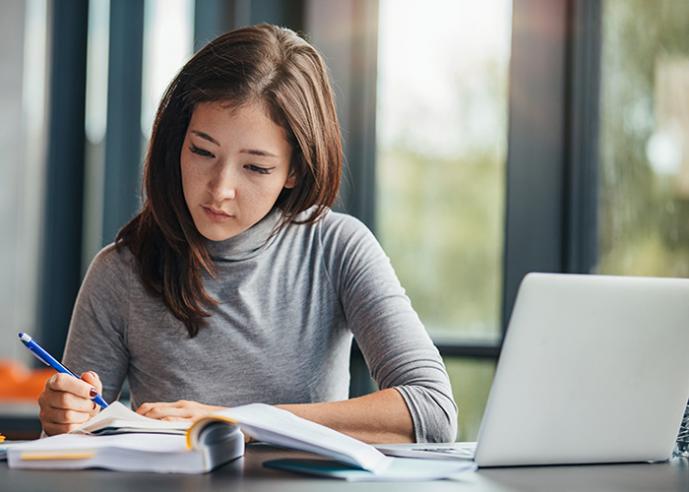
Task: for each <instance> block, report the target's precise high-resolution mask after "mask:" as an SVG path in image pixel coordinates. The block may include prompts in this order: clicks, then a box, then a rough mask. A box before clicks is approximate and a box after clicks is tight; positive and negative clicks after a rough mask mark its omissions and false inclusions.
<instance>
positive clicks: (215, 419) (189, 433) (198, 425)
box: [186, 415, 239, 449]
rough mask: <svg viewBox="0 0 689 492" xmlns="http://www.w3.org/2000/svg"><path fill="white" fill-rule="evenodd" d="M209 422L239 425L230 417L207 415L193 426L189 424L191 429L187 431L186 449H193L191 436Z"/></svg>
mask: <svg viewBox="0 0 689 492" xmlns="http://www.w3.org/2000/svg"><path fill="white" fill-rule="evenodd" d="M209 422H227V423H228V424H234V425H239V422H237V421H236V420H235V419H232V418H230V417H225V416H224V415H208V416H206V417H203V418H201V419H199V420H197V421H196V422H194V423H193V424H191V427H189V428H188V429H187V433H186V443H187V449H193V448H194V445H193V443H192V435H193V434H194V433H195V432H196V431H197V430H201V428H202V427H203V426H204V425H205V424H207V423H209Z"/></svg>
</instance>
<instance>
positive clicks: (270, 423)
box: [7, 402, 467, 480]
mask: <svg viewBox="0 0 689 492" xmlns="http://www.w3.org/2000/svg"><path fill="white" fill-rule="evenodd" d="M244 434H246V435H249V436H251V437H252V438H253V439H254V440H255V441H261V442H264V443H267V444H271V445H275V446H279V447H284V448H289V449H294V450H299V451H306V452H310V453H314V454H317V455H320V456H322V457H325V458H328V459H329V460H334V463H337V464H338V465H337V467H335V468H333V467H330V468H329V469H330V470H332V471H333V473H327V470H325V469H324V468H323V467H322V466H316V467H313V466H309V461H308V460H303V461H299V460H275V461H274V462H272V463H267V464H266V466H270V467H273V468H281V469H285V470H291V471H297V472H300V473H311V474H318V475H325V476H332V477H334V478H342V479H347V480H400V479H401V480H413V479H432V478H446V477H448V476H451V475H454V474H456V473H458V472H462V471H465V470H467V466H466V464H461V463H449V462H445V463H444V464H437V463H436V464H435V465H427V466H425V467H424V466H421V468H419V465H416V466H411V464H412V463H411V462H412V461H414V460H403V459H401V458H390V457H387V456H385V455H384V454H383V453H381V452H380V451H378V450H377V449H376V448H374V447H373V446H371V445H368V444H366V443H364V442H361V441H358V440H357V439H354V438H352V437H349V436H347V435H345V434H342V433H340V432H337V431H335V430H333V429H330V428H328V427H325V426H323V425H320V424H316V423H314V422H311V421H309V420H306V419H302V418H300V417H297V416H296V415H294V414H292V413H290V412H288V411H286V410H282V409H279V408H276V407H274V406H271V405H265V404H262V403H253V404H250V405H243V406H238V407H233V408H226V409H223V410H220V411H217V412H214V413H212V414H209V415H208V416H205V417H202V418H200V419H197V420H196V421H194V422H193V423H192V424H189V423H185V422H166V421H159V420H154V419H149V418H147V417H143V416H141V415H138V414H136V413H135V412H133V411H132V410H130V409H128V408H127V407H125V406H124V405H122V404H121V403H119V402H115V403H112V404H111V405H110V406H109V407H108V408H106V409H105V410H103V411H102V412H100V413H99V414H98V415H97V416H96V417H94V418H93V419H91V420H89V421H88V422H86V423H85V424H84V425H82V426H80V427H79V428H77V429H75V430H74V431H72V432H71V433H69V434H61V435H57V436H51V437H46V438H43V439H39V440H37V441H31V442H27V443H23V444H18V445H16V446H12V447H11V448H10V449H8V452H7V457H8V464H9V466H10V468H42V469H46V468H51V469H81V468H106V469H111V470H122V471H154V472H161V473H204V472H208V471H211V470H213V469H214V468H217V467H218V466H220V465H222V464H224V463H227V462H228V461H231V460H234V459H237V458H239V457H241V456H242V455H243V454H244V441H245V440H244ZM404 461H409V464H408V465H409V466H405V463H404ZM324 463H327V462H325V461H323V462H322V463H321V464H324ZM417 463H418V462H417ZM412 469H415V470H417V471H416V472H412V473H410V472H411V470H412ZM399 472H403V473H402V474H401V475H400V473H399Z"/></svg>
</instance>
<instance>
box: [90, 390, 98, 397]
mask: <svg viewBox="0 0 689 492" xmlns="http://www.w3.org/2000/svg"><path fill="white" fill-rule="evenodd" d="M97 394H98V391H96V388H91V390H90V391H89V396H90V397H91V398H94V397H95V396H96V395H97Z"/></svg>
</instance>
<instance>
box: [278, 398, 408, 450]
mask: <svg viewBox="0 0 689 492" xmlns="http://www.w3.org/2000/svg"><path fill="white" fill-rule="evenodd" d="M277 406H278V407H279V408H282V409H284V410H288V411H290V412H292V413H293V414H295V415H297V416H299V417H302V418H305V419H307V420H311V421H313V422H317V423H319V424H322V425H325V426H327V427H330V428H332V429H335V430H337V431H339V432H342V433H344V434H347V435H350V436H352V437H354V438H356V439H359V440H361V441H364V442H368V443H395V442H413V441H414V424H413V422H412V418H411V415H410V414H409V410H408V408H407V404H406V403H405V402H404V399H403V398H402V395H400V393H399V392H398V391H397V390H395V389H393V388H388V389H385V390H381V391H376V392H375V393H371V394H369V395H365V396H361V397H358V398H352V399H351V400H342V401H333V402H324V403H295V404H288V405H277Z"/></svg>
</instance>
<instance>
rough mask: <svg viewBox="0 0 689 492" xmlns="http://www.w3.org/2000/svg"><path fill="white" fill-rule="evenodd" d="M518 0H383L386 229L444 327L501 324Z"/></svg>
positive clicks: (382, 223) (392, 248) (417, 302)
mask: <svg viewBox="0 0 689 492" xmlns="http://www.w3.org/2000/svg"><path fill="white" fill-rule="evenodd" d="M511 8H512V3H511V2H510V1H508V0H503V1H491V2H473V1H468V0H465V1H457V0H433V1H424V2H420V1H418V0H417V1H414V0H403V1H402V0H382V1H381V2H380V26H379V27H380V33H379V67H378V81H379V82H378V84H379V85H378V103H379V106H378V119H377V128H378V135H377V155H378V167H377V175H378V181H377V224H378V235H379V238H380V240H381V242H382V244H383V247H384V248H385V250H386V252H387V253H388V255H389V256H390V258H391V260H392V263H393V265H394V267H395V270H396V271H397V274H398V275H399V277H400V280H401V282H402V284H403V285H404V287H405V288H406V289H407V292H408V294H409V296H410V298H411V300H412V303H413V305H414V307H415V309H416V310H417V311H418V313H419V315H420V316H421V319H422V320H423V321H424V323H425V325H426V327H427V328H428V329H429V331H430V332H431V333H432V334H433V335H434V336H435V337H436V338H437V337H438V336H442V337H451V338H455V339H457V338H460V337H461V338H464V339H466V338H476V339H497V337H498V336H499V333H500V328H499V327H500V298H501V286H502V273H501V270H502V268H501V267H502V254H503V228H504V225H503V221H504V210H503V208H504V193H505V159H506V140H507V74H508V62H509V55H510V32H511V31H510V30H511Z"/></svg>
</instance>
